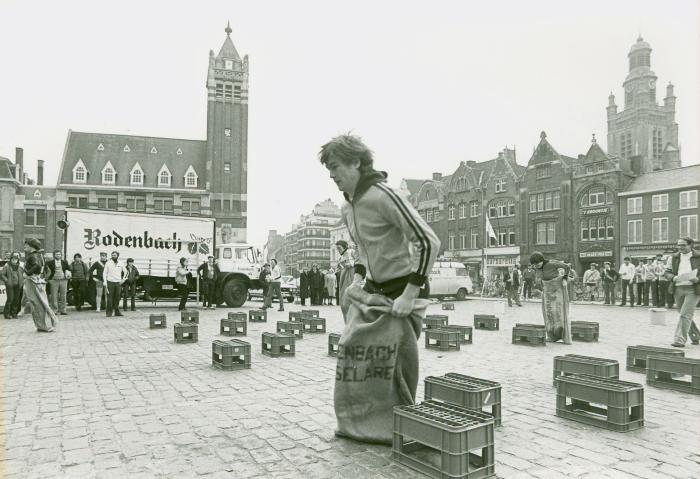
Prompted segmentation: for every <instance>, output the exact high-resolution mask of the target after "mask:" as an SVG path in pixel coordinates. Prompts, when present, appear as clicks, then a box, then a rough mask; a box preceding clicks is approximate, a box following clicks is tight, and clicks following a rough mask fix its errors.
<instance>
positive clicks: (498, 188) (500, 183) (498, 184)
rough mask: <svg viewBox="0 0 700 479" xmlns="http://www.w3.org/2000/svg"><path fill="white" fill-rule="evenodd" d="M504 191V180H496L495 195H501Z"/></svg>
mask: <svg viewBox="0 0 700 479" xmlns="http://www.w3.org/2000/svg"><path fill="white" fill-rule="evenodd" d="M504 191H506V180H505V179H503V178H498V179H497V180H496V193H503V192H504Z"/></svg>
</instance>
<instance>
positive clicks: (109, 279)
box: [102, 251, 126, 318]
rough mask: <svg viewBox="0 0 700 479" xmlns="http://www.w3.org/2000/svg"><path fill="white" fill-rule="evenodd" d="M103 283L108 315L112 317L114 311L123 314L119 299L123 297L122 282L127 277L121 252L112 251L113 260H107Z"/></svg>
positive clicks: (118, 314)
mask: <svg viewBox="0 0 700 479" xmlns="http://www.w3.org/2000/svg"><path fill="white" fill-rule="evenodd" d="M102 277H103V284H104V288H105V290H106V291H107V292H106V298H107V307H106V308H105V309H106V312H107V317H108V318H109V317H111V316H112V313H114V315H115V316H123V314H122V313H121V311H119V301H120V300H121V299H122V284H124V278H125V277H126V271H125V270H124V265H123V264H121V263H120V262H119V252H117V251H112V258H111V261H107V263H106V264H105V267H104V271H103V272H102Z"/></svg>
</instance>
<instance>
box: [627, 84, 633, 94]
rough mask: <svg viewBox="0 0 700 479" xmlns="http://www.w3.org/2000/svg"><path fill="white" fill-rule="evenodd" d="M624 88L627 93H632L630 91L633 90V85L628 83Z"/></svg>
mask: <svg viewBox="0 0 700 479" xmlns="http://www.w3.org/2000/svg"><path fill="white" fill-rule="evenodd" d="M625 90H627V91H628V92H629V93H632V91H633V90H634V85H633V84H632V83H630V84H629V85H627V86H626V87H625Z"/></svg>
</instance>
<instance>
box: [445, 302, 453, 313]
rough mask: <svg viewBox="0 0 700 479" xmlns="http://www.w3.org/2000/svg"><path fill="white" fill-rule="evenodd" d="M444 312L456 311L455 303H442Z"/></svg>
mask: <svg viewBox="0 0 700 479" xmlns="http://www.w3.org/2000/svg"><path fill="white" fill-rule="evenodd" d="M442 310H443V311H454V310H455V304H454V303H442Z"/></svg>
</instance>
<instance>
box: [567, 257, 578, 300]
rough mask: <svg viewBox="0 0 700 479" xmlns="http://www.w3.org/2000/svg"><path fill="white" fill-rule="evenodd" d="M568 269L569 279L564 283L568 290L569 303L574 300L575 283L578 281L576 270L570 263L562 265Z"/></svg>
mask: <svg viewBox="0 0 700 479" xmlns="http://www.w3.org/2000/svg"><path fill="white" fill-rule="evenodd" d="M564 264H565V265H566V266H567V267H568V268H569V273H568V275H569V278H568V280H567V281H566V284H567V286H568V288H569V301H573V300H575V299H577V298H576V283H577V281H578V274H577V273H576V270H575V269H574V266H573V264H571V263H564Z"/></svg>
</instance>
